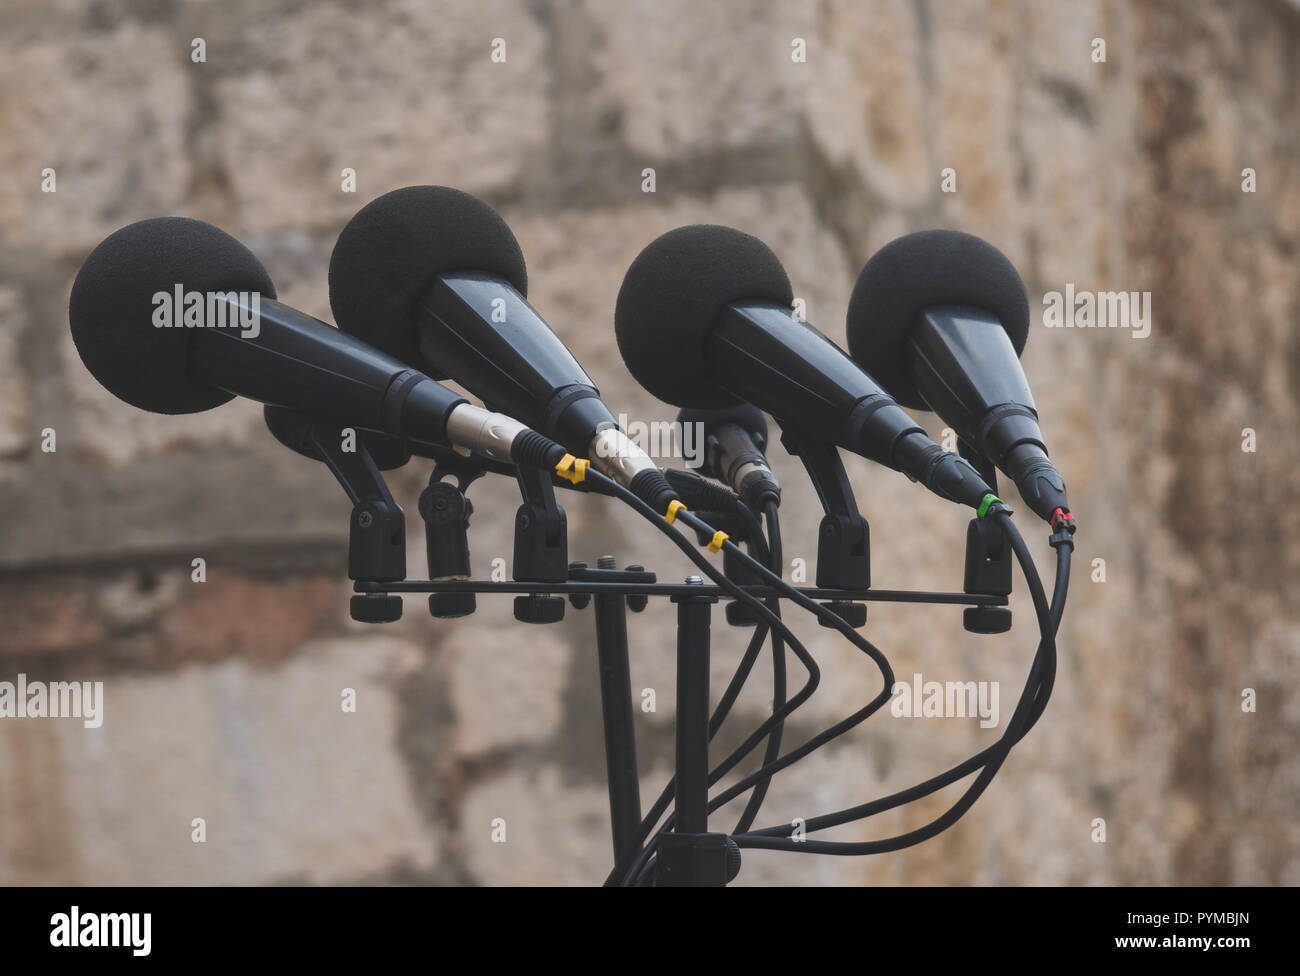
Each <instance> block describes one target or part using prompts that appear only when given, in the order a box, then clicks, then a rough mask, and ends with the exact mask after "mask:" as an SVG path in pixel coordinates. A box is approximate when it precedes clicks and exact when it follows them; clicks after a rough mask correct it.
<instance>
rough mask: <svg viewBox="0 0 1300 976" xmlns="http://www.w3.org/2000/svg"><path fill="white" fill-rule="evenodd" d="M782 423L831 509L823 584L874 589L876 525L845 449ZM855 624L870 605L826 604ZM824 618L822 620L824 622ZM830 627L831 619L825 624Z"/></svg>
mask: <svg viewBox="0 0 1300 976" xmlns="http://www.w3.org/2000/svg"><path fill="white" fill-rule="evenodd" d="M777 423H778V424H780V425H781V444H782V446H784V447H785V449H786V450H787V451H788V452H789V453H790V454H792V455H794V456H795V457H798V458H799V460H800V461H802V462H803V466H804V468H805V469H806V470H807V472H808V477H809V479H810V480H811V481H812V484H813V488H814V489H815V490H816V492H817V499H818V501H820V502H821V504H822V510H823V511H824V512H825V513H826V514H825V516H824V517H823V518H822V521H821V525H820V526H819V528H818V531H817V586H818V587H819V588H821V589H832V590H867V589H870V588H871V527H870V526H869V525H868V524H867V520H866V519H865V518H863V517H862V513H861V512H859V511H858V506H857V502H856V501H855V500H854V498H853V488H852V486H850V484H849V476H848V474H847V472H845V470H844V461H843V459H841V457H840V452H839V448H837V447H836V446H835V445H834V444H831V443H829V442H827V441H818V440H813V439H810V438H806V437H802V436H800V435H799V434H797V433H795V432H794V431H793V430H792V429H791V428H790V427H788V426H786V425H785V424H784V423H782V422H781V420H780V419H779V418H778V419H777ZM824 606H826V607H827V608H828V609H830V610H832V611H833V612H834V613H836V614H837V615H838V616H840V617H842V618H843V619H844V620H846V621H848V622H849V623H850V624H852V625H853V626H854V627H862V626H863V625H865V624H866V622H867V606H866V604H865V603H858V602H855V601H853V600H844V599H837V600H831V601H830V602H829V603H826V604H824ZM819 623H820V621H819ZM823 626H825V624H823Z"/></svg>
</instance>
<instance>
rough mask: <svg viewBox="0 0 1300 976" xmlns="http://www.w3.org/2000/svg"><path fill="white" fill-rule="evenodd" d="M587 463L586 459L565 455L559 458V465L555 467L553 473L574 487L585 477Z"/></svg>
mask: <svg viewBox="0 0 1300 976" xmlns="http://www.w3.org/2000/svg"><path fill="white" fill-rule="evenodd" d="M589 463H590V462H588V461H587V459H586V458H580V457H574V456H573V455H572V454H566V455H564V457H562V458H560V463H559V464H557V465H556V466H555V473H556V474H558V475H559V476H560V477H561V478H563V479H564V480H565V481H571V482H572V483H573V484H575V485H576V484H578V483H579V482H580V481H583V480H584V479H585V478H586V477H587V465H588V464H589Z"/></svg>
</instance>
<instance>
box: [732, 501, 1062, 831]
mask: <svg viewBox="0 0 1300 976" xmlns="http://www.w3.org/2000/svg"><path fill="white" fill-rule="evenodd" d="M993 517H995V518H997V519H998V522H999V524H1000V525H1001V526H1002V528H1003V531H1004V532H1005V533H1006V534H1007V538H1008V539H1009V540H1010V542H1011V546H1012V549H1013V550H1014V551H1015V554H1016V560H1017V562H1019V564H1020V568H1021V571H1022V573H1023V574H1024V576H1025V581H1026V583H1027V585H1028V587H1029V591H1030V595H1031V597H1032V599H1033V602H1034V611H1035V615H1036V617H1037V619H1038V624H1039V632H1040V641H1039V645H1038V650H1037V651H1036V653H1035V655H1034V661H1033V665H1032V667H1031V669H1030V674H1029V679H1028V681H1026V683H1025V688H1024V690H1023V691H1022V693H1021V696H1020V699H1019V700H1018V701H1017V703H1016V709H1015V711H1014V713H1013V714H1012V716H1011V721H1010V722H1009V723H1008V727H1007V731H1006V733H1004V735H1003V736H1002V738H1001V739H999V740H998V742H997V743H995V744H994V745H993V746H991V747H990V748H989V749H987V750H985V752H984V753H982V754H981V755H985V754H987V759H986V760H985V762H984V764H983V768H982V770H981V772H980V774H979V776H977V777H976V779H975V782H974V783H972V784H971V786H970V787H969V788H968V789H967V790H966V792H965V793H964V794H962V796H961V798H960V799H958V801H957V802H956V803H954V804H953V806H952V807H950V808H949V809H948V810H947V811H945V812H944V813H943V814H941V815H940V816H939V817H937V818H935V819H934V820H933V821H931V822H930V823H928V824H926V825H925V826H923V827H919V828H917V829H916V830H912V831H908V832H907V833H905V834H901V835H899V836H897V837H890V838H885V839H883V840H876V841H865V842H860V843H846V842H837V841H815V840H800V841H796V840H792V839H790V837H789V835H790V834H791V833H793V832H794V827H793V825H790V826H786V825H782V826H780V827H772V828H766V829H764V830H762V831H756V832H752V833H749V834H742V835H737V836H733V838H732V839H733V840H735V842H736V843H737V844H738V845H739V846H740V847H750V848H765V849H769V850H792V851H800V852H803V853H810V854H837V855H864V854H881V853H885V852H888V851H896V850H901V849H902V848H904V847H910V846H912V845H913V844H918V843H920V842H921V841H924V840H928V839H929V838H931V837H933V836H935V835H936V834H939V833H941V832H942V831H944V830H946V829H947V828H948V827H950V826H952V824H954V823H956V822H957V820H958V819H960V818H961V817H962V815H963V814H965V812H966V811H967V810H968V809H970V807H971V806H972V805H973V804H974V803H975V801H976V800H977V799H979V797H980V795H981V794H982V793H983V792H984V790H985V789H986V788H987V787H988V784H989V783H990V782H991V781H992V779H993V777H994V776H995V775H996V774H997V772H998V770H999V769H1000V768H1001V766H1002V763H1003V762H1004V761H1005V760H1006V757H1007V755H1008V754H1009V752H1010V750H1011V747H1012V746H1013V745H1015V744H1016V743H1017V742H1018V741H1019V740H1020V739H1021V738H1023V736H1024V735H1025V733H1026V732H1028V730H1029V728H1030V726H1032V724H1033V722H1034V721H1035V720H1036V719H1037V717H1038V716H1039V715H1041V714H1042V710H1043V707H1045V705H1046V697H1047V694H1046V693H1045V694H1042V695H1040V694H1039V691H1040V688H1043V687H1045V688H1046V690H1047V693H1050V684H1049V683H1048V680H1047V679H1046V676H1045V674H1044V672H1045V670H1047V668H1048V664H1047V662H1048V661H1049V660H1050V662H1051V665H1050V670H1051V671H1052V673H1054V671H1055V658H1056V628H1055V622H1054V621H1053V617H1052V611H1051V607H1049V605H1048V603H1047V596H1046V593H1045V592H1044V591H1043V584H1042V581H1041V580H1040V579H1039V577H1038V571H1037V569H1036V568H1035V567H1034V564H1033V560H1032V559H1031V558H1030V555H1029V550H1028V547H1027V546H1026V545H1025V543H1024V540H1023V539H1022V538H1021V536H1020V533H1019V531H1018V530H1017V529H1016V528H1015V526H1014V525H1013V524H1012V522H1011V519H1010V517H1009V515H1008V514H1007V513H1006V512H999V513H997V514H996V515H994V516H993ZM1067 551H1068V550H1067ZM1057 556H1058V585H1057V588H1056V593H1057V594H1058V595H1061V596H1062V597H1063V595H1064V588H1063V585H1062V584H1061V583H1060V576H1061V575H1062V574H1061V573H1060V571H1059V565H1060V562H1061V561H1064V562H1065V563H1066V569H1067V570H1068V562H1069V560H1068V556H1063V555H1062V550H1061V549H1060V548H1058V549H1057ZM1065 575H1068V573H1067V574H1065ZM1058 619H1059V618H1058ZM1040 683H1041V684H1040ZM971 763H972V760H968V761H967V762H966V763H963V764H962V765H963V766H970V765H971ZM958 768H960V767H958ZM974 768H977V767H972V768H971V769H970V770H969V771H973V769H974ZM944 775H947V774H944ZM939 778H941V777H936V778H935V779H939ZM924 785H925V784H922V786H923V787H924ZM919 789H921V787H914V788H913V789H912V790H907V791H904V794H914V795H913V797H912V798H917V797H919V796H924V795H926V794H925V793H923V792H918V790H919ZM930 792H932V791H930ZM904 794H896V796H901V795H904ZM880 802H881V801H876V802H875V803H873V804H866V805H864V807H873V806H877V805H878V804H879V803H880ZM894 805H898V804H894ZM857 809H862V808H857ZM847 812H849V811H840V812H839V813H838V814H829V815H827V816H825V817H815V818H813V819H812V820H809V821H807V823H806V824H805V825H804V826H805V829H806V830H809V831H811V830H819V829H823V828H825V827H828V826H835V825H838V824H840V823H848V822H850V821H851V820H855V819H862V818H861V817H860V816H858V817H844V816H843V815H844V814H845V813H847ZM875 812H878V811H875ZM868 815H869V814H868Z"/></svg>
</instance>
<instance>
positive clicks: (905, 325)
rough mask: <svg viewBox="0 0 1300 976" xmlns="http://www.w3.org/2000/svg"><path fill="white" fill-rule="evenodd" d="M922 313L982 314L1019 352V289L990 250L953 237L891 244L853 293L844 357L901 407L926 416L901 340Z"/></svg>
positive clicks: (1005, 263)
mask: <svg viewBox="0 0 1300 976" xmlns="http://www.w3.org/2000/svg"><path fill="white" fill-rule="evenodd" d="M928 305H971V306H974V307H976V308H982V309H984V310H985V311H988V312H991V313H992V314H993V315H994V316H996V317H997V319H998V321H999V322H1001V323H1002V327H1003V328H1004V329H1006V330H1007V335H1008V336H1009V337H1010V339H1011V345H1012V346H1014V347H1015V350H1016V355H1017V356H1018V355H1020V353H1021V352H1022V351H1023V350H1024V348H1025V340H1026V338H1028V336H1029V299H1028V297H1027V296H1026V295H1025V285H1024V282H1023V281H1021V280H1020V275H1019V274H1017V273H1016V269H1015V266H1014V265H1012V263H1011V262H1010V261H1009V260H1007V258H1006V256H1005V255H1004V254H1003V253H1002V252H1001V251H999V250H998V249H997V248H996V247H994V246H993V245H992V244H990V243H988V242H987V241H985V240H981V239H980V238H978V237H975V236H974V235H972V234H963V233H962V232H961V231H956V230H923V231H917V232H916V233H914V234H907V235H905V236H903V237H900V238H898V239H897V240H894V241H890V242H889V243H888V244H886V245H885V246H884V247H882V248H881V249H880V250H879V251H877V252H876V253H875V255H874V256H873V257H872V258H871V260H870V261H868V262H867V264H866V267H864V268H863V269H862V273H861V274H860V275H859V276H858V281H857V284H856V285H854V286H853V295H852V297H851V298H850V299H849V311H848V338H849V352H850V353H852V355H853V358H854V359H856V360H857V361H858V365H860V366H861V367H862V368H863V369H865V370H866V371H867V372H868V373H870V374H871V375H872V376H874V377H875V378H876V380H877V381H878V382H879V383H880V385H881V386H883V387H884V388H885V389H886V390H887V391H888V392H889V394H890V395H891V396H892V397H893V398H894V399H895V400H897V401H898V402H899V403H901V404H902V405H903V406H905V407H911V408H912V409H914V410H926V409H928V407H927V406H926V404H925V402H924V401H923V400H922V399H921V396H920V394H919V393H917V391H916V387H915V385H914V384H913V382H912V379H911V377H910V376H909V375H908V370H907V333H908V331H909V330H910V329H911V328H912V326H913V325H914V324H915V323H916V319H917V316H918V315H919V314H920V312H921V309H923V308H925V307H926V306H928Z"/></svg>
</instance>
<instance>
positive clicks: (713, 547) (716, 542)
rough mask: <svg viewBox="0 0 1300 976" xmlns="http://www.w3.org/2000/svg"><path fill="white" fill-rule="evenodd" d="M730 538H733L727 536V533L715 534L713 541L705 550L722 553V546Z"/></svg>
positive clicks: (719, 532)
mask: <svg viewBox="0 0 1300 976" xmlns="http://www.w3.org/2000/svg"><path fill="white" fill-rule="evenodd" d="M730 538H731V536H729V535H727V533H725V532H723V531H721V530H719V531H717V532H715V533H713V541H712V542H710V543H709V544H708V545H707V546H705V548H706V549H708V550H709V552H722V544H723V543H724V542H726V541H727V540H728V539H730Z"/></svg>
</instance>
